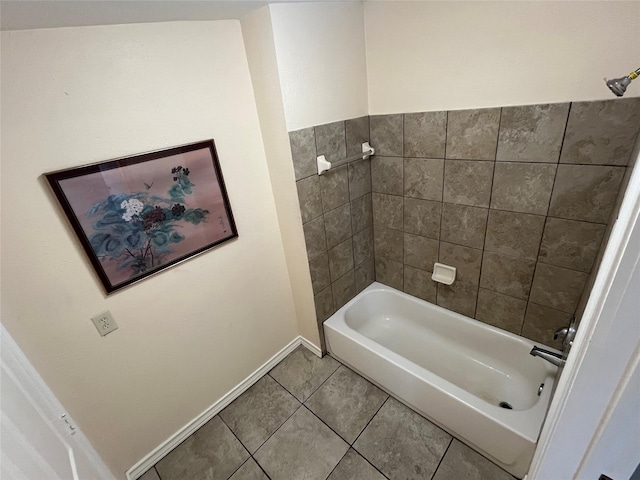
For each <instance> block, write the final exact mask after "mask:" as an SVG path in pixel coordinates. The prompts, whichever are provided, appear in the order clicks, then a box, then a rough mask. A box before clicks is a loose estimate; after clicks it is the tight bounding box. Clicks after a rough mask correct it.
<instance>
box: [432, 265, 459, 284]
mask: <svg viewBox="0 0 640 480" xmlns="http://www.w3.org/2000/svg"><path fill="white" fill-rule="evenodd" d="M455 279H456V267H452V266H451V265H445V264H444V263H437V262H436V263H434V264H433V274H432V275H431V280H433V281H434V282H438V283H444V284H445V285H451V284H452V283H453V281H454V280H455Z"/></svg>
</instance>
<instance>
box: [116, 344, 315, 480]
mask: <svg viewBox="0 0 640 480" xmlns="http://www.w3.org/2000/svg"><path fill="white" fill-rule="evenodd" d="M299 345H304V346H305V347H306V348H308V349H309V350H311V352H313V353H314V354H315V355H317V356H318V357H322V351H321V350H320V349H319V348H318V347H316V346H315V345H314V344H313V343H311V342H310V341H309V340H307V339H306V338H304V337H302V336H298V337H296V338H294V339H293V340H292V341H291V342H290V343H289V344H288V345H286V346H285V347H284V348H283V349H282V350H280V351H279V352H278V353H276V354H275V355H274V356H273V357H271V358H270V359H269V360H267V361H266V362H265V363H264V364H263V365H262V366H261V367H260V368H258V369H257V370H256V371H255V372H253V373H252V374H251V375H249V376H248V377H247V378H245V379H244V380H243V381H242V382H240V383H239V384H238V385H237V386H236V387H234V388H233V389H232V390H231V391H230V392H229V393H227V394H226V395H224V396H223V397H222V398H221V399H220V400H218V401H217V402H215V403H214V404H213V405H211V406H210V407H209V408H207V409H206V410H205V411H204V412H202V413H201V414H200V415H198V416H197V417H196V418H194V419H193V420H191V421H190V422H189V423H187V424H186V425H185V426H184V427H182V428H181V429H180V430H178V431H177V432H176V433H174V434H173V435H171V436H170V437H169V438H167V439H166V440H165V441H164V442H162V443H161V444H160V445H158V446H157V447H156V448H155V449H153V451H151V452H150V453H148V454H147V455H146V456H145V457H143V458H142V459H141V460H140V461H139V462H137V463H136V464H135V465H134V466H133V467H131V468H130V469H129V470H127V472H126V475H127V480H136V479H137V478H138V477H140V476H141V475H142V474H143V473H145V472H146V471H147V470H149V469H150V468H151V467H153V466H154V465H155V464H156V463H158V462H159V461H160V460H161V459H162V458H164V456H165V455H167V454H168V453H169V452H170V451H171V450H173V449H174V448H175V447H177V446H178V445H179V444H180V443H182V442H183V441H184V440H186V439H187V438H188V437H189V436H190V435H192V434H193V433H195V431H196V430H198V429H199V428H200V427H201V426H203V425H204V424H205V423H207V422H208V421H209V420H211V419H212V418H213V417H215V416H216V415H217V414H218V413H220V412H221V411H222V410H223V409H224V408H225V407H226V406H227V405H229V404H230V403H231V402H233V401H234V400H235V399H236V398H238V397H239V396H240V395H242V394H243V393H244V392H245V391H246V390H248V389H249V387H251V386H252V385H253V384H254V383H256V382H257V381H258V380H260V379H261V378H262V377H263V376H264V375H265V374H266V373H267V372H269V370H271V369H272V368H273V367H275V366H276V365H277V364H278V363H280V362H281V361H282V360H283V359H284V358H285V357H286V356H287V355H289V354H290V353H291V352H292V351H293V350H295V349H296V347H298V346H299Z"/></svg>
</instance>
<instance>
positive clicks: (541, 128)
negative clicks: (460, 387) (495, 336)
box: [370, 99, 640, 346]
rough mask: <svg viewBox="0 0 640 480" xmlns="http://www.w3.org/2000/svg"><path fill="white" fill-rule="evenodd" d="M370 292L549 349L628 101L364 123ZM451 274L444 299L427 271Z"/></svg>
mask: <svg viewBox="0 0 640 480" xmlns="http://www.w3.org/2000/svg"><path fill="white" fill-rule="evenodd" d="M370 123H371V144H372V145H373V146H374V147H375V148H376V149H377V150H376V153H377V155H376V156H375V157H374V158H373V159H372V164H371V177H372V191H373V193H372V204H373V223H374V245H375V268H376V279H377V280H378V281H380V282H382V283H385V284H387V285H390V286H393V287H395V288H398V289H401V290H404V291H405V292H407V293H410V294H412V295H415V296H417V297H421V298H423V299H425V300H428V301H430V302H433V303H436V304H438V305H440V306H443V307H445V308H448V309H450V310H454V311H456V312H459V313H462V314H464V315H467V316H469V317H472V318H476V319H478V320H480V321H483V322H486V323H489V324H491V325H495V326H497V327H500V328H503V329H505V330H509V331H511V332H514V333H517V334H520V335H523V336H525V337H528V338H531V339H533V340H535V341H539V342H542V343H545V344H548V345H552V346H559V344H557V343H555V344H554V342H553V338H552V336H553V332H554V331H555V330H556V329H557V328H560V327H562V326H566V325H568V323H569V320H570V319H571V317H572V315H573V314H574V312H575V310H576V306H577V304H578V301H579V299H580V296H581V294H582V291H583V289H584V287H585V284H586V281H587V278H588V276H589V273H590V271H591V268H592V266H593V263H594V258H595V256H596V254H597V252H598V248H599V246H600V243H601V241H602V239H603V236H604V233H605V230H606V228H607V223H608V221H609V217H610V213H611V210H612V208H613V205H614V202H615V199H616V197H617V195H618V190H619V188H620V184H621V180H622V178H623V176H624V173H625V168H626V165H627V163H628V161H629V157H630V154H631V151H632V148H633V146H634V142H635V138H636V135H637V134H638V130H639V128H640V99H624V100H611V101H600V102H584V103H571V104H569V103H564V104H552V105H531V106H521V107H505V108H493V109H481V110H466V111H452V112H429V113H415V114H414V113H412V114H405V115H382V116H372V117H371V118H370ZM436 261H439V262H441V263H445V264H448V265H453V266H455V267H456V268H457V280H456V282H455V283H454V284H453V285H451V286H446V285H442V284H440V285H438V284H436V283H435V282H433V281H432V280H431V271H432V268H433V263H434V262H436Z"/></svg>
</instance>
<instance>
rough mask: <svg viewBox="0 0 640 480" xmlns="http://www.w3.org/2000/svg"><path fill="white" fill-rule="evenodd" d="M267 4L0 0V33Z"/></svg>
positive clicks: (173, 17) (240, 0) (181, 17)
mask: <svg viewBox="0 0 640 480" xmlns="http://www.w3.org/2000/svg"><path fill="white" fill-rule="evenodd" d="M277 1H278V2H287V1H298V2H300V1H317V0H277ZM339 1H340V0H339ZM343 1H344V0H343ZM268 3H275V2H274V0H256V1H253V0H248V1H245V0H226V1H217V0H216V1H214V0H2V1H1V2H0V29H2V30H28V29H33V28H58V27H80V26H89V25H117V24H123V23H149V22H171V21H187V20H226V19H231V18H241V17H242V16H244V15H245V14H247V13H248V12H250V11H252V10H256V9H258V8H260V7H262V6H264V5H266V4H268Z"/></svg>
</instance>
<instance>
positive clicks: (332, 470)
mask: <svg viewBox="0 0 640 480" xmlns="http://www.w3.org/2000/svg"><path fill="white" fill-rule="evenodd" d="M340 438H342V437H340ZM350 449H351V447H349V448H347V451H346V452H344V455H343V456H342V457H340V460H338V463H336V464H335V466H334V467H333V468H332V469H331V471H330V472H329V475H327V477H326V478H329V477H330V476H331V475H332V474H333V472H334V471H335V470H336V468H338V465H340V462H342V460H344V457H346V456H347V454H348V453H349V450H350Z"/></svg>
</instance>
